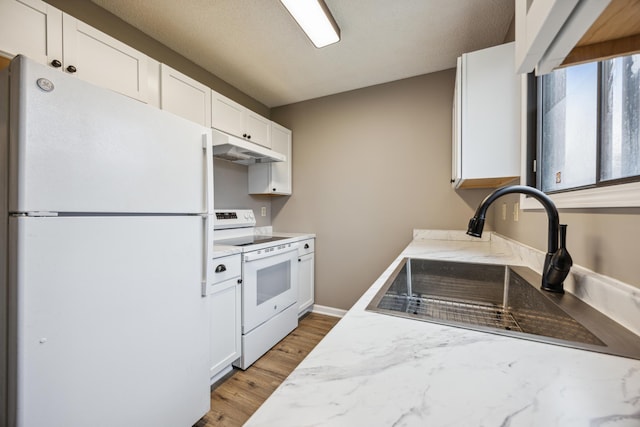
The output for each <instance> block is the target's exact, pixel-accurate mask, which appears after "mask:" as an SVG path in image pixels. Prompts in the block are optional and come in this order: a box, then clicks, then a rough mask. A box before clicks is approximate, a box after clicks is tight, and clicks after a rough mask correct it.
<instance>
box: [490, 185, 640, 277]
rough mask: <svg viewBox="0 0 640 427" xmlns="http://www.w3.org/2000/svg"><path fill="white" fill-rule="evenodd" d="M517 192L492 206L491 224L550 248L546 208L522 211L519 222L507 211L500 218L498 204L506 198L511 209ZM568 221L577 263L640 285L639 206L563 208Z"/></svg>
mask: <svg viewBox="0 0 640 427" xmlns="http://www.w3.org/2000/svg"><path fill="white" fill-rule="evenodd" d="M518 201H519V199H518V197H517V196H505V197H504V198H502V199H499V200H498V201H496V202H495V203H496V204H497V205H496V207H495V208H493V209H492V211H493V212H491V216H492V225H493V227H494V228H495V230H496V231H497V232H498V233H500V234H502V235H505V236H507V237H511V238H512V239H515V240H518V241H520V242H522V243H524V244H526V245H529V246H532V247H534V248H536V249H539V250H542V251H546V248H547V234H546V230H547V216H546V215H545V213H544V211H523V212H520V218H519V221H518V222H514V221H513V217H512V216H510V215H507V220H506V221H502V220H501V219H500V218H498V214H497V213H498V212H499V211H497V210H496V209H497V208H498V205H499V204H501V203H503V202H507V205H508V209H507V211H508V212H509V213H510V212H512V210H513V204H514V203H516V202H518ZM560 222H561V223H562V224H567V225H568V227H567V248H568V249H569V253H570V254H571V256H572V258H573V262H574V264H579V265H581V266H583V267H586V268H588V269H590V270H593V271H595V272H597V273H601V274H604V275H606V276H610V277H613V278H615V279H618V280H621V281H623V282H626V283H629V284H631V285H634V286H637V287H640V262H638V259H639V256H638V254H639V253H640V250H639V249H638V247H639V246H640V209H638V208H627V209H588V210H585V209H562V210H561V211H560Z"/></svg>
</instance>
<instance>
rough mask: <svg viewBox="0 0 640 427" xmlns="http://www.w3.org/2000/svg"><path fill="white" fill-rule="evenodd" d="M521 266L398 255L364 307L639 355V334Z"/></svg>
mask: <svg viewBox="0 0 640 427" xmlns="http://www.w3.org/2000/svg"><path fill="white" fill-rule="evenodd" d="M540 281H541V278H540V275H539V274H537V273H536V272H534V271H533V270H531V269H529V268H527V267H521V266H509V265H495V264H480V263H467V262H452V261H440V260H428V259H417V258H404V259H402V261H401V262H400V264H399V265H398V267H397V268H396V269H395V270H394V272H393V273H392V275H391V276H390V278H389V279H388V280H387V281H386V282H385V284H384V285H383V286H382V288H381V289H380V291H379V292H378V293H377V294H376V296H375V297H374V298H373V300H372V301H371V303H370V304H369V306H368V307H367V310H368V311H373V312H377V313H383V314H388V315H393V316H400V317H406V318H410V319H415V320H421V321H425V322H433V323H440V324H445V325H449V326H456V327H461V328H467V329H473V330H477V331H483V332H490V333H494V334H499V335H506V336H510V337H514V338H522V339H528V340H533V341H539V342H544V343H548V344H555V345H562V346H566V347H572V348H578V349H583V350H589V351H595V352H600V353H607V354H613V355H617V356H623V357H629V358H632V359H639V360H640V337H638V336H637V335H635V334H634V333H633V332H631V331H629V330H628V329H626V328H624V327H623V326H622V325H620V324H618V323H616V322H615V321H613V320H612V319H610V318H609V317H607V316H605V315H603V314H602V313H600V312H599V311H597V310H595V309H594V308H592V307H591V306H589V305H588V304H586V303H584V302H582V301H581V300H580V299H578V298H576V297H575V296H574V295H572V294H569V293H564V294H559V293H551V292H546V291H543V290H540V289H539V287H540Z"/></svg>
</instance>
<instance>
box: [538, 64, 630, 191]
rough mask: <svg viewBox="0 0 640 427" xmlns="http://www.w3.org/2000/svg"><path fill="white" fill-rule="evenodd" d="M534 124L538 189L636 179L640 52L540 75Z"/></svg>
mask: <svg viewBox="0 0 640 427" xmlns="http://www.w3.org/2000/svg"><path fill="white" fill-rule="evenodd" d="M537 129H538V132H537V134H538V138H537V139H538V148H537V154H536V158H537V159H538V168H537V169H538V172H537V176H536V186H537V187H538V188H540V189H541V190H542V191H544V192H546V193H554V192H562V191H575V190H583V189H589V188H601V187H606V186H611V185H616V184H618V185H619V184H625V183H629V182H636V181H638V182H640V54H637V55H631V56H625V57H619V58H614V59H610V60H606V61H602V62H598V63H588V64H583V65H578V66H573V67H567V68H563V69H560V70H556V71H554V72H553V73H551V74H548V75H545V76H542V77H540V78H539V79H538V125H537Z"/></svg>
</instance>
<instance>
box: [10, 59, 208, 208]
mask: <svg viewBox="0 0 640 427" xmlns="http://www.w3.org/2000/svg"><path fill="white" fill-rule="evenodd" d="M10 91H11V104H10V113H9V114H10V118H9V121H10V137H9V141H10V155H11V161H10V169H9V177H10V178H9V179H10V195H9V201H10V204H9V211H10V212H39V211H45V212H46V211H50V212H73V213H77V212H112V213H205V212H206V209H207V207H206V194H205V191H206V189H207V181H206V179H205V178H204V177H205V176H206V170H205V168H206V162H207V159H206V158H205V150H204V148H203V134H209V135H210V132H211V130H210V129H207V128H204V127H202V126H200V125H197V124H195V123H192V122H189V121H187V120H184V119H182V118H180V117H177V116H174V115H173V114H171V113H168V112H166V111H161V110H158V109H156V108H153V107H150V106H148V105H145V104H143V103H141V102H139V101H136V100H133V99H131V98H127V97H126V96H124V95H120V94H117V93H115V92H112V91H109V90H107V89H103V88H99V87H97V86H93V85H91V84H89V83H86V82H83V81H81V80H78V79H77V78H74V77H71V76H68V75H65V73H60V72H59V71H56V70H54V69H52V68H51V67H46V66H43V65H40V64H37V63H35V62H33V61H31V60H29V59H27V58H24V57H19V59H18V60H14V61H13V62H12V64H11V86H10ZM209 138H210V136H209Z"/></svg>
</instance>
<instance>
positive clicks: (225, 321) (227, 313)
mask: <svg viewBox="0 0 640 427" xmlns="http://www.w3.org/2000/svg"><path fill="white" fill-rule="evenodd" d="M238 279H239V278H234V279H230V280H227V281H225V282H222V283H220V284H218V285H215V286H214V288H215V289H214V290H213V292H212V293H211V294H210V295H209V331H210V335H209V337H210V339H209V357H210V359H209V360H210V363H209V366H210V370H209V374H210V377H214V376H215V375H216V374H218V373H219V372H220V371H221V370H222V369H224V368H225V367H227V366H229V365H230V364H231V363H232V362H233V361H234V360H236V359H237V358H238V357H240V334H241V332H240V307H241V306H240V304H241V303H240V297H241V291H240V284H239V283H238Z"/></svg>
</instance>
